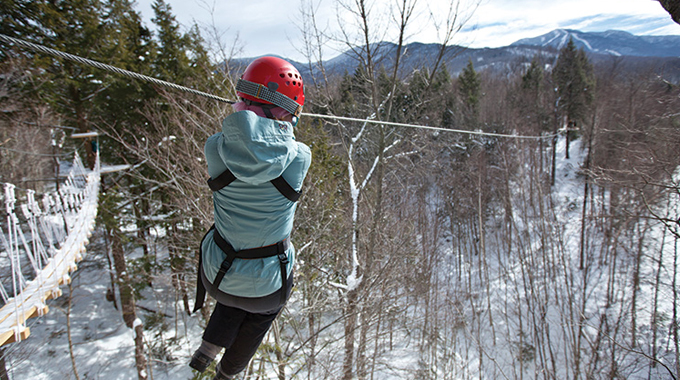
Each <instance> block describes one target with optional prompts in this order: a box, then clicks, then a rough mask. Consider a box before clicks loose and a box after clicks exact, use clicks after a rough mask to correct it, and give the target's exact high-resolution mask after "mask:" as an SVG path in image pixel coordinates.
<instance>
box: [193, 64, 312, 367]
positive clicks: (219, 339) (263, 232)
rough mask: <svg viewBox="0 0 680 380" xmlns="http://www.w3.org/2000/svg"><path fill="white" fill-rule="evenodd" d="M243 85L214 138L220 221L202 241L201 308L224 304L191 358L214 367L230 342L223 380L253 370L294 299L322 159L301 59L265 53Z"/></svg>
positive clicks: (213, 178)
mask: <svg viewBox="0 0 680 380" xmlns="http://www.w3.org/2000/svg"><path fill="white" fill-rule="evenodd" d="M236 90H237V94H238V96H239V97H240V101H239V102H236V103H235V104H234V105H233V108H234V111H236V112H235V113H232V114H231V115H229V116H228V117H227V118H226V119H225V120H224V121H223V122H222V131H221V132H218V133H216V134H214V135H212V136H211V137H209V138H208V139H207V141H206V143H205V158H206V162H207V164H208V174H209V175H210V179H209V180H208V185H209V187H210V189H211V190H212V196H213V205H214V215H215V224H214V225H213V227H212V228H211V229H210V230H209V231H208V233H206V235H205V236H204V238H203V240H202V241H201V244H200V250H199V269H198V272H199V273H198V274H197V278H198V284H197V299H196V304H195V307H194V311H196V310H198V309H200V308H201V307H202V306H203V301H204V297H205V291H206V289H207V292H208V294H210V295H211V296H212V297H213V298H214V299H215V300H216V301H217V304H216V305H215V309H214V310H213V312H212V315H211V316H210V320H209V321H208V325H207V327H206V328H205V332H204V334H203V341H202V343H201V346H200V347H199V348H198V349H197V350H196V352H195V353H194V355H193V356H192V359H191V362H190V363H189V365H190V366H191V367H192V368H194V369H195V370H197V371H199V372H204V371H205V370H206V369H207V368H208V366H209V365H210V363H211V362H212V361H213V360H214V359H215V357H216V356H217V354H218V353H219V352H220V351H221V350H222V348H224V349H225V352H224V355H222V358H221V360H220V362H219V364H218V365H217V370H216V372H217V374H216V376H215V378H214V379H215V380H219V379H232V378H233V376H235V375H236V374H238V373H239V372H241V371H243V369H245V367H246V366H247V365H248V362H249V361H250V359H251V357H252V356H253V355H254V354H255V352H256V351H257V348H258V347H259V346H260V343H261V342H262V339H263V338H264V336H265V334H266V333H267V331H268V330H269V328H270V326H271V324H272V322H273V321H274V319H275V318H276V316H277V315H278V314H279V312H280V311H281V309H282V308H283V306H284V304H285V303H286V300H287V299H288V297H289V295H290V292H291V289H292V286H293V268H294V265H295V248H294V246H293V245H292V244H291V242H290V233H291V230H292V228H293V219H294V216H295V209H296V206H297V200H298V198H299V197H300V194H301V193H300V189H301V188H302V183H303V181H304V179H305V176H306V175H307V171H308V169H309V166H310V164H311V158H312V157H311V151H310V149H309V147H307V146H306V145H305V144H303V143H301V142H298V141H296V140H295V135H294V128H295V126H296V125H297V121H298V117H299V115H300V112H301V110H302V106H303V105H304V102H305V95H304V85H303V80H302V77H301V76H300V73H299V72H298V70H297V69H296V68H295V67H294V66H293V65H292V64H290V63H289V62H287V61H285V60H283V59H280V58H276V57H262V58H258V59H256V60H254V61H253V62H252V63H251V64H250V65H248V67H247V68H246V70H245V72H244V73H243V76H242V77H241V79H240V80H239V81H238V84H237V86H236Z"/></svg>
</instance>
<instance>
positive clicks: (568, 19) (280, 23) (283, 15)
mask: <svg viewBox="0 0 680 380" xmlns="http://www.w3.org/2000/svg"><path fill="white" fill-rule="evenodd" d="M165 1H166V2H168V3H169V4H171V6H172V9H173V13H174V14H176V15H177V20H178V21H179V22H180V23H182V24H183V25H184V26H185V27H189V26H191V24H193V22H194V21H195V22H198V24H199V25H200V26H209V25H211V24H212V23H213V22H214V24H215V26H216V27H217V28H218V29H219V30H220V31H222V32H224V35H223V39H224V40H225V41H223V42H225V43H227V44H230V43H232V42H233V40H234V39H235V38H236V36H238V37H239V40H240V41H241V43H242V44H243V51H242V53H241V54H240V55H241V56H243V57H253V56H259V55H263V54H277V55H280V56H283V57H288V58H291V59H296V60H302V59H304V58H303V57H302V56H301V54H299V53H298V52H297V49H299V48H301V38H302V33H301V31H300V30H299V29H298V28H299V27H298V25H299V24H300V23H301V22H300V9H299V8H300V4H301V3H302V2H303V0H299V1H279V0H257V1H252V0H251V1H243V0H165ZM312 1H313V3H314V4H318V9H317V15H318V16H319V24H320V27H321V28H326V27H327V29H328V31H329V32H336V33H337V31H339V29H340V28H339V26H338V22H344V23H345V25H348V24H349V23H350V22H351V21H352V19H351V18H349V17H346V15H341V17H340V18H339V19H340V21H339V20H338V18H336V16H335V14H336V11H337V8H336V6H335V4H336V2H335V1H333V0H312ZM319 1H320V2H319ZM152 2H153V0H138V6H137V8H138V9H139V10H141V11H142V13H143V15H144V16H145V17H144V18H145V20H146V21H147V22H148V23H149V24H150V19H151V17H152V15H153V12H152V11H151V5H150V4H151V3H152ZM476 2H477V0H461V7H460V8H459V11H460V13H461V16H462V18H466V17H467V16H470V14H471V18H470V20H469V22H468V23H467V24H466V25H465V26H464V28H463V29H461V31H460V32H459V33H458V34H457V35H456V37H455V40H454V41H452V43H454V44H459V45H464V46H470V47H476V48H481V47H499V46H506V45H509V44H511V43H513V42H515V41H517V40H519V39H522V38H528V37H536V36H539V35H542V34H545V33H548V32H550V31H552V30H554V29H577V30H582V31H605V30H612V29H614V30H624V31H628V32H630V33H633V34H647V35H650V34H655V35H662V34H680V25H677V24H675V23H673V22H672V20H671V19H670V17H669V16H668V13H666V12H665V11H664V9H663V8H662V7H661V6H660V5H659V4H658V2H656V1H653V0H562V1H545V0H513V1H507V0H482V1H481V3H479V6H478V7H477V8H475V6H474V4H475V3H476ZM372 4H374V6H373V12H374V15H381V16H382V17H380V18H379V19H378V21H375V23H374V24H373V25H372V27H373V29H374V30H376V29H380V28H381V27H383V26H384V24H385V23H387V22H389V21H391V20H392V19H391V15H390V14H389V8H387V7H388V6H391V5H392V4H394V3H393V1H390V0H376V1H375V2H372ZM449 4H451V2H450V0H430V1H429V2H420V3H419V5H420V7H419V8H418V9H417V18H416V19H415V20H416V21H414V22H413V23H412V27H411V29H410V30H409V33H410V34H409V36H408V37H409V39H408V41H407V42H424V43H432V42H439V39H438V37H437V33H436V30H435V28H434V26H433V22H432V20H431V19H430V15H434V16H435V17H438V18H439V19H440V20H441V18H442V17H443V16H444V15H445V14H446V12H447V11H448V9H449V8H448V7H449ZM211 8H213V9H214V11H213V12H212V14H211V12H210V10H209V9H211ZM473 11H474V13H472V12H473ZM348 29H351V28H348ZM390 33H392V34H394V29H387V31H386V32H385V33H384V34H378V36H380V37H382V38H385V39H390V38H392V37H393V36H392V35H391V34H390ZM376 38H378V37H376ZM326 54H327V56H326V57H325V58H331V57H332V56H334V55H335V54H337V50H334V49H333V48H332V47H330V48H328V49H327V53H326Z"/></svg>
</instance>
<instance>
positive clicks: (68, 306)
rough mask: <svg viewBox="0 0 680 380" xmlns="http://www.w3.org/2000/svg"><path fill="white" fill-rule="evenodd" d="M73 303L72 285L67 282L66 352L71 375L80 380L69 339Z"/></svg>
mask: <svg viewBox="0 0 680 380" xmlns="http://www.w3.org/2000/svg"><path fill="white" fill-rule="evenodd" d="M72 304H73V285H72V284H71V282H69V283H68V303H67V304H66V336H67V338H68V354H69V357H70V358H71V367H72V368H73V376H74V377H75V378H76V380H80V376H79V375H78V367H76V357H75V355H74V354H73V339H71V305H72Z"/></svg>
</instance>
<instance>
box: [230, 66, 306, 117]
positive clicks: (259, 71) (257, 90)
mask: <svg viewBox="0 0 680 380" xmlns="http://www.w3.org/2000/svg"><path fill="white" fill-rule="evenodd" d="M236 91H237V92H236V94H237V95H238V96H239V97H241V98H244V99H248V100H252V101H255V102H260V103H265V104H274V105H277V106H279V107H281V108H283V109H285V110H286V111H288V112H290V113H291V114H293V115H295V116H299V115H300V112H302V106H303V105H304V104H305V93H304V85H303V82H302V76H301V75H300V72H298V70H297V69H296V68H295V66H293V65H292V64H290V63H289V62H288V61H286V60H284V59H281V58H277V57H261V58H257V59H256V60H254V61H253V62H251V63H250V65H248V67H247V68H246V71H245V72H244V73H243V75H242V76H241V79H239V81H238V83H237V84H236Z"/></svg>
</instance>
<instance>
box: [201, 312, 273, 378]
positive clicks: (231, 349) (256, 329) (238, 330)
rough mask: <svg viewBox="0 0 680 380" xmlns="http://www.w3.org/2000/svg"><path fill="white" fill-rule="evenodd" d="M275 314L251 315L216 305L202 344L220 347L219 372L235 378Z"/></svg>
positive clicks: (258, 344) (255, 348)
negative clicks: (222, 348)
mask: <svg viewBox="0 0 680 380" xmlns="http://www.w3.org/2000/svg"><path fill="white" fill-rule="evenodd" d="M277 315H278V313H274V314H255V313H250V312H247V311H245V310H241V309H237V308H234V307H229V306H225V305H222V304H221V303H219V302H218V303H217V304H216V305H215V310H213V313H212V315H211V316H210V321H208V326H207V327H206V328H205V331H204V332H203V340H205V341H207V342H209V343H212V344H214V345H217V346H220V347H224V348H225V349H226V351H225V352H224V355H223V356H222V360H220V367H221V370H222V372H224V373H225V374H227V375H236V374H237V373H239V372H241V371H243V369H245V368H246V366H247V365H248V362H249V361H250V358H252V357H253V355H255V352H256V351H257V348H258V347H259V346H260V343H262V339H263V338H264V336H265V334H266V333H267V331H268V330H269V327H271V325H272V322H274V319H276V316H277Z"/></svg>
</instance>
